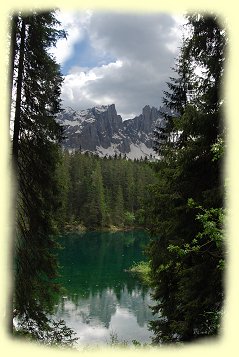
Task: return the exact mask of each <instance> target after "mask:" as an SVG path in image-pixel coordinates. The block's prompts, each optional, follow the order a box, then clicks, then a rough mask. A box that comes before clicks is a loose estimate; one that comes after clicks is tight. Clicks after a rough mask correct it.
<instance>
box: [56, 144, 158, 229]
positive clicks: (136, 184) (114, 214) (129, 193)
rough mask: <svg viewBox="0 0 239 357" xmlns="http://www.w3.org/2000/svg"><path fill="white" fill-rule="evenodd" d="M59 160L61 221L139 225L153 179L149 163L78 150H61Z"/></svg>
mask: <svg viewBox="0 0 239 357" xmlns="http://www.w3.org/2000/svg"><path fill="white" fill-rule="evenodd" d="M62 161H63V162H62V165H61V167H60V171H61V172H60V176H61V179H62V187H63V190H62V194H63V196H64V197H63V201H62V202H63V205H62V210H61V217H60V222H62V224H64V223H67V224H69V225H73V226H74V225H80V224H81V225H83V226H85V227H87V228H90V229H91V228H93V229H95V228H102V227H110V226H112V225H114V226H117V227H124V226H134V225H137V226H138V225H142V224H143V219H144V218H143V217H144V212H143V208H142V206H143V201H144V200H145V198H146V196H147V186H148V185H150V184H153V183H155V182H156V178H155V173H154V171H153V169H152V167H151V165H152V164H151V163H149V162H148V161H147V160H134V161H131V160H126V159H125V158H122V157H121V156H118V157H117V156H115V157H114V158H111V157H109V158H106V157H105V158H99V157H98V156H96V155H91V154H88V153H85V154H83V153H81V152H80V151H79V152H75V153H71V154H70V153H69V152H67V151H65V152H64V153H63V160H62Z"/></svg>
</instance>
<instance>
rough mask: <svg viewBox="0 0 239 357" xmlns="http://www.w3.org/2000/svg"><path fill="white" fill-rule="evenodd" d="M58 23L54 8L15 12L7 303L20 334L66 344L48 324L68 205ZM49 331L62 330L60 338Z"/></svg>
mask: <svg viewBox="0 0 239 357" xmlns="http://www.w3.org/2000/svg"><path fill="white" fill-rule="evenodd" d="M57 25H59V23H58V21H57V20H56V18H55V13H54V11H45V12H41V13H38V12H36V11H32V12H29V13H28V14H24V13H22V12H20V13H16V14H15V16H14V17H13V28H14V29H15V31H12V34H13V37H12V39H11V43H12V45H13V51H12V53H11V56H12V57H11V61H12V65H13V68H15V69H16V70H15V71H12V73H11V75H12V77H11V78H10V83H11V89H12V93H11V99H12V103H13V107H12V111H13V112H14V131H13V150H12V153H13V159H14V166H15V167H14V169H15V171H14V173H15V175H16V181H17V187H18V192H17V194H16V200H15V201H16V213H17V214H16V229H15V240H14V291H13V298H12V302H13V309H14V315H15V317H17V320H18V321H21V325H22V330H21V332H20V333H21V334H22V335H25V336H29V335H31V338H35V337H36V335H34V334H38V335H39V336H38V337H39V339H40V340H41V339H43V340H44V338H46V340H45V342H46V341H47V339H48V340H50V339H52V341H53V340H54V343H58V342H59V339H60V336H61V337H62V343H63V344H64V343H65V342H66V341H67V339H68V337H70V330H69V329H67V328H66V327H64V326H63V325H62V322H59V323H55V322H53V326H52V327H50V325H49V324H48V322H49V321H48V318H47V314H48V313H49V312H51V309H52V304H53V302H54V299H55V295H56V294H57V293H58V292H59V286H58V285H57V284H56V283H55V282H54V278H55V277H56V271H57V268H58V266H57V260H56V255H55V251H56V248H57V247H58V244H57V242H56V241H55V239H54V235H55V234H56V233H57V229H58V226H59V215H60V214H62V209H63V207H64V206H63V205H65V198H63V200H62V196H61V193H62V191H63V187H66V186H67V185H68V181H67V177H66V176H65V177H64V175H63V176H62V177H61V179H60V178H59V172H61V165H62V163H61V150H60V147H59V144H60V142H61V140H62V135H63V130H62V128H61V127H60V125H58V124H57V123H56V121H55V116H56V114H57V113H58V112H59V111H60V102H61V101H60V98H59V96H60V88H61V83H62V80H63V79H62V76H61V74H60V70H59V65H58V64H57V63H56V62H55V59H54V58H53V56H52V55H51V54H50V51H49V48H50V47H51V46H54V45H55V44H56V41H57V39H58V38H61V37H63V36H64V35H65V34H64V32H63V31H61V30H58V29H56V26H57ZM11 119H12V118H11ZM54 331H56V333H57V334H58V332H59V331H61V333H60V332H59V335H58V336H59V338H58V337H57V336H56V335H54ZM41 333H42V337H40V334H41ZM65 338H66V340H65ZM69 341H70V340H69Z"/></svg>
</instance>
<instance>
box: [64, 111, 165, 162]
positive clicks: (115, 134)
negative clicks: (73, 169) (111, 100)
mask: <svg viewBox="0 0 239 357" xmlns="http://www.w3.org/2000/svg"><path fill="white" fill-rule="evenodd" d="M163 120H164V119H163V118H162V115H161V108H160V109H157V108H155V107H150V106H149V105H146V106H144V108H143V109H142V113H141V114H140V115H138V116H136V117H134V118H132V119H126V120H124V121H123V120H122V117H121V116H120V115H119V114H117V111H116V108H115V104H109V105H101V106H95V107H93V108H89V109H84V110H74V109H73V108H71V107H67V108H65V109H64V110H63V111H62V112H61V113H60V114H59V115H58V118H57V122H58V123H59V124H61V125H62V126H63V127H64V130H65V136H66V139H65V140H64V141H63V148H64V149H66V150H69V151H70V152H72V151H76V150H80V151H82V152H86V151H88V152H92V153H95V154H98V155H99V156H101V157H103V156H114V155H115V154H116V155H123V156H125V157H127V158H129V159H139V158H144V157H147V158H153V157H155V152H154V150H153V137H154V136H153V131H154V129H155V126H156V124H157V125H159V124H160V123H162V121H163Z"/></svg>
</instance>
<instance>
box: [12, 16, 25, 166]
mask: <svg viewBox="0 0 239 357" xmlns="http://www.w3.org/2000/svg"><path fill="white" fill-rule="evenodd" d="M25 36H26V24H25V20H24V18H23V19H22V27H21V39H20V51H19V61H18V75H17V93H16V107H15V118H14V131H13V151H12V153H13V158H14V161H15V164H17V161H18V147H19V145H18V144H19V133H20V123H21V101H22V81H23V69H24V49H25ZM16 168H17V165H16Z"/></svg>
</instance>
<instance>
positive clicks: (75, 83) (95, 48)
mask: <svg viewBox="0 0 239 357" xmlns="http://www.w3.org/2000/svg"><path fill="white" fill-rule="evenodd" d="M63 18H64V16H63ZM64 21H65V23H66V24H68V25H67V26H68V31H69V33H70V36H69V41H70V42H69V44H68V47H67V49H66V50H65V52H66V54H65V55H64V56H65V57H64V56H63V57H62V60H61V62H64V61H66V58H70V56H71V55H72V53H73V52H72V48H73V46H74V44H75V43H76V42H77V41H79V40H81V39H82V36H86V37H85V38H87V39H89V41H90V48H91V52H90V55H91V56H95V62H96V63H95V64H94V66H93V67H92V68H91V66H90V65H89V66H88V67H87V66H85V67H81V64H80V63H79V66H78V65H74V66H73V67H72V68H71V69H70V70H69V72H68V74H67V75H66V76H65V81H64V84H63V90H62V99H63V106H71V107H72V108H75V109H86V108H89V107H92V106H95V105H99V104H111V103H114V104H115V105H116V109H117V111H118V113H119V114H121V115H122V117H123V118H125V119H126V118H129V115H130V117H132V116H134V115H138V114H139V113H140V112H141V110H142V108H143V107H144V106H145V105H146V104H149V105H151V106H156V107H159V106H160V105H161V101H162V97H163V90H165V89H167V86H166V82H167V81H168V80H169V76H171V75H172V70H171V68H172V67H173V65H174V59H175V57H176V56H177V52H178V47H179V45H180V31H179V25H181V24H182V23H183V18H182V17H180V16H174V17H173V16H171V15H167V14H152V15H139V14H137V15H134V14H118V13H101V12H88V13H81V14H80V15H79V14H71V15H69V19H68V20H67V16H66V17H65V18H64ZM67 56H68V57H67ZM59 57H60V56H59ZM108 58H114V59H115V60H112V59H111V61H108V62H107V59H108ZM90 60H92V58H90ZM89 62H90V61H89ZM104 62H107V64H102V63H104Z"/></svg>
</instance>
